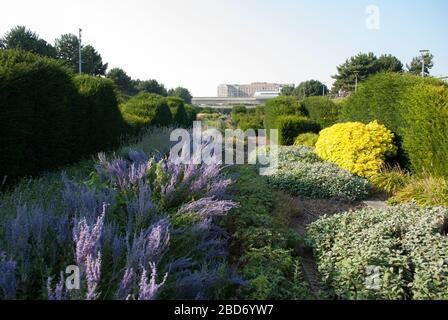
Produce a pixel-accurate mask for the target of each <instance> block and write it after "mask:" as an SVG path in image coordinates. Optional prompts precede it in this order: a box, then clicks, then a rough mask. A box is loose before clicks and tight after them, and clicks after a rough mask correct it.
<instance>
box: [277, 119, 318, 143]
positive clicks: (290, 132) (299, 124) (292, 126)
mask: <svg viewBox="0 0 448 320" xmlns="http://www.w3.org/2000/svg"><path fill="white" fill-rule="evenodd" d="M276 128H277V129H278V137H279V144H280V145H285V146H291V145H293V144H294V142H295V139H296V138H297V136H298V135H300V134H302V133H308V132H311V133H319V131H320V129H321V128H320V125H319V124H317V123H316V122H314V121H312V120H310V119H308V118H305V117H301V116H295V115H289V116H280V117H278V118H277V122H276Z"/></svg>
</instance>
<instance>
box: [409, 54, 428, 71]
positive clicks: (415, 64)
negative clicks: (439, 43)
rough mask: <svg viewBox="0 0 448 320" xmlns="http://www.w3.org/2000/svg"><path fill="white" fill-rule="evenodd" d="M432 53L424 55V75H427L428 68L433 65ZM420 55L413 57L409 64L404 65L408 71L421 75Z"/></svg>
mask: <svg viewBox="0 0 448 320" xmlns="http://www.w3.org/2000/svg"><path fill="white" fill-rule="evenodd" d="M433 59H434V55H433V54H431V53H428V54H425V55H424V60H425V76H428V75H429V70H431V69H432V68H433V67H434V61H433ZM422 60H423V59H422V57H421V56H420V57H415V58H413V59H412V61H411V64H410V65H406V68H407V69H408V72H409V73H411V74H415V75H421V74H422V67H423V66H422Z"/></svg>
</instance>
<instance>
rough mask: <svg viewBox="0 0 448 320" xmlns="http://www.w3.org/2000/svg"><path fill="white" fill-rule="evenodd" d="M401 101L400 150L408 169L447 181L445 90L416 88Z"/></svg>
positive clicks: (447, 93)
mask: <svg viewBox="0 0 448 320" xmlns="http://www.w3.org/2000/svg"><path fill="white" fill-rule="evenodd" d="M403 101H404V103H403V104H404V105H405V106H406V112H405V114H404V116H403V117H404V119H405V121H406V124H407V125H406V126H405V127H404V128H403V132H402V134H403V149H404V150H405V152H406V155H407V157H408V159H409V163H410V166H411V169H413V171H415V172H425V173H430V174H433V175H435V176H442V177H448V161H447V159H448V87H447V86H435V85H425V84H420V85H417V86H414V87H412V88H410V89H409V90H408V91H407V92H406V95H405V98H404V99H403Z"/></svg>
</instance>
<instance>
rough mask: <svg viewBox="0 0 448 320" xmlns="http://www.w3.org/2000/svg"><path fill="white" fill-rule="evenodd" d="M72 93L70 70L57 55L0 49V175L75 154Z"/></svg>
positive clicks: (44, 166)
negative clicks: (71, 135)
mask: <svg viewBox="0 0 448 320" xmlns="http://www.w3.org/2000/svg"><path fill="white" fill-rule="evenodd" d="M76 97H77V91H76V87H75V85H74V83H73V80H72V74H71V71H70V70H69V69H68V68H66V67H65V66H64V65H62V64H61V63H59V62H58V61H56V60H52V59H49V58H44V57H41V56H37V55H34V54H31V53H27V52H24V51H20V50H0V119H1V120H2V124H1V126H0V177H2V176H8V177H9V179H10V180H11V179H14V178H15V177H19V176H26V175H34V174H37V173H39V172H40V171H42V170H50V169H53V168H56V167H58V166H60V165H64V164H66V163H69V162H71V161H73V160H75V159H76V158H77V154H76V152H74V151H73V150H70V146H71V138H70V128H71V119H70V116H71V114H72V111H73V109H74V105H73V104H74V101H75V100H76Z"/></svg>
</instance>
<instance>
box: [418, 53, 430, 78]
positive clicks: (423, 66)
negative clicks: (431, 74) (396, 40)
mask: <svg viewBox="0 0 448 320" xmlns="http://www.w3.org/2000/svg"><path fill="white" fill-rule="evenodd" d="M428 52H429V50H420V53H421V54H422V77H423V78H424V77H425V55H426V54H428Z"/></svg>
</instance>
